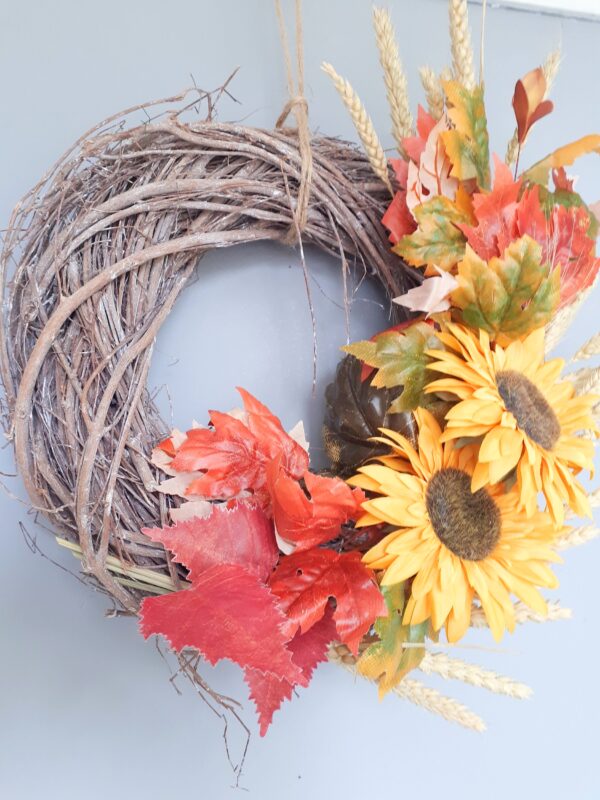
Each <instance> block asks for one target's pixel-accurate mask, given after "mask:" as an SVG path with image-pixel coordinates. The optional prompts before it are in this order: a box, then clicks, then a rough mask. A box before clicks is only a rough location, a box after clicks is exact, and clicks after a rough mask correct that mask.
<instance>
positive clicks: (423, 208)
mask: <svg viewBox="0 0 600 800" xmlns="http://www.w3.org/2000/svg"><path fill="white" fill-rule="evenodd" d="M413 213H414V215H415V218H416V220H417V222H418V225H419V227H418V228H417V230H416V231H415V232H414V233H411V234H409V235H408V236H403V237H402V239H401V240H400V241H399V242H398V244H396V245H394V247H393V248H392V250H393V251H394V253H397V254H398V255H399V256H402V258H403V259H404V260H405V261H406V262H408V263H409V264H411V265H412V266H413V267H419V266H422V265H424V264H435V265H436V266H438V267H440V269H445V270H450V269H452V267H453V266H454V265H455V264H456V263H457V262H458V261H460V259H461V258H462V257H463V255H464V253H465V243H466V239H465V236H464V234H463V233H462V231H461V230H460V229H459V228H457V227H456V224H457V223H465V224H468V223H469V222H470V220H469V217H468V216H467V215H466V214H465V213H464V212H463V211H461V210H460V209H459V208H458V207H457V206H456V205H455V204H454V203H453V202H452V200H449V199H448V198H447V197H443V196H442V195H439V196H437V197H434V198H433V199H432V200H428V201H427V202H426V203H422V204H421V205H420V206H417V207H416V208H415V209H414V212H413Z"/></svg>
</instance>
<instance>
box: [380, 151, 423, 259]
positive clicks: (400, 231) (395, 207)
mask: <svg viewBox="0 0 600 800" xmlns="http://www.w3.org/2000/svg"><path fill="white" fill-rule="evenodd" d="M390 164H391V165H392V168H393V170H394V173H395V175H396V180H397V181H398V186H399V187H400V188H399V189H398V191H397V192H396V193H395V195H394V197H393V200H392V202H391V203H390V204H389V206H388V208H387V211H386V212H385V214H384V215H383V217H382V218H381V222H382V223H383V225H384V226H385V227H386V228H387V229H388V230H389V232H390V234H389V240H390V242H391V243H392V244H397V243H398V242H399V241H400V239H402V237H403V236H406V234H408V233H412V232H413V231H415V230H416V228H417V223H416V221H415V218H414V217H413V215H412V214H411V212H410V209H409V207H408V206H407V204H406V185H407V182H408V163H407V162H406V161H404V159H402V158H391V159H390Z"/></svg>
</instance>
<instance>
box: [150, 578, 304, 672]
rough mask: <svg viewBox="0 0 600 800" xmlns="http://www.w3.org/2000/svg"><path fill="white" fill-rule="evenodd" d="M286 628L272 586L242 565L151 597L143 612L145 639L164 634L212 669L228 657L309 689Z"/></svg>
mask: <svg viewBox="0 0 600 800" xmlns="http://www.w3.org/2000/svg"><path fill="white" fill-rule="evenodd" d="M287 627H289V626H288V625H286V619H285V616H284V614H283V612H282V611H281V608H280V607H279V605H278V604H277V602H276V600H275V598H274V597H273V594H272V593H271V592H270V591H269V589H268V588H267V586H265V585H264V584H263V583H261V582H260V581H259V579H258V577H257V576H256V575H252V574H251V573H250V572H248V571H247V570H245V569H243V568H242V567H240V566H238V565H237V564H221V565H218V566H213V567H210V568H209V569H207V570H206V571H205V572H203V573H202V574H201V575H199V576H196V577H195V580H194V582H193V584H192V586H191V587H190V588H189V589H184V590H183V591H181V592H173V593H172V594H165V595H162V596H161V597H147V598H145V599H144V601H143V602H142V606H141V610H140V629H141V632H142V635H143V636H144V638H146V639H147V638H148V637H149V636H152V635H153V634H162V635H163V636H164V637H165V638H167V639H168V640H169V642H170V644H171V647H172V648H173V649H174V650H177V651H181V650H184V649H186V648H194V649H195V650H197V651H198V652H199V653H201V654H202V655H203V656H204V658H206V660H207V661H209V662H210V663H211V664H216V663H217V661H220V660H221V659H223V658H228V659H230V660H231V661H235V663H236V664H239V665H240V666H241V667H243V668H244V669H248V668H250V669H257V670H261V671H262V672H268V673H271V674H273V675H276V676H277V677H278V678H281V679H284V680H287V681H289V682H290V683H292V684H296V683H298V684H301V685H302V686H304V685H306V683H307V681H306V678H305V677H304V675H303V674H302V670H301V669H300V667H299V666H298V665H297V664H294V662H293V661H292V655H291V652H290V651H289V650H288V648H287V646H286V645H287V642H288V641H289V635H288V634H287V633H284V632H283V631H284V629H285V628H287Z"/></svg>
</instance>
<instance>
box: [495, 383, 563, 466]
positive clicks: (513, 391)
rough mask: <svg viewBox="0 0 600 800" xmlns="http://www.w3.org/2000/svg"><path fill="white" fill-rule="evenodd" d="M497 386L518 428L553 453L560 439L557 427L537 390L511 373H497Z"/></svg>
mask: <svg viewBox="0 0 600 800" xmlns="http://www.w3.org/2000/svg"><path fill="white" fill-rule="evenodd" d="M496 386H497V387H498V392H499V394H500V397H501V398H502V400H503V401H504V405H505V407H506V410H507V411H510V413H511V414H512V415H513V417H514V418H515V419H516V420H517V425H518V426H519V428H520V429H521V430H522V431H524V432H525V433H526V434H527V436H529V438H530V439H532V440H533V441H534V442H535V443H536V444H539V445H540V447H543V448H544V449H545V450H552V448H553V447H554V445H555V444H556V440H557V439H558V437H559V436H560V423H559V421H558V418H557V416H556V414H555V413H554V411H553V410H552V408H551V407H550V405H549V403H548V401H547V400H546V398H545V397H544V395H543V394H542V393H541V392H540V390H539V389H538V388H537V386H536V385H535V384H534V383H532V382H531V381H530V380H529V378H526V377H525V375H522V374H521V373H520V372H515V371H514V370H506V371H504V372H498V373H496Z"/></svg>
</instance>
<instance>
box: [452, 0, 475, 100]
mask: <svg viewBox="0 0 600 800" xmlns="http://www.w3.org/2000/svg"><path fill="white" fill-rule="evenodd" d="M448 10H449V17H450V42H451V45H452V69H453V73H454V78H455V79H456V80H457V81H458V82H459V83H462V85H463V86H464V87H465V88H466V89H468V90H469V91H472V90H473V89H474V88H475V85H476V81H475V70H474V68H473V47H472V45H471V32H470V30H469V13H468V10H467V0H450V3H449V6H448Z"/></svg>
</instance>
